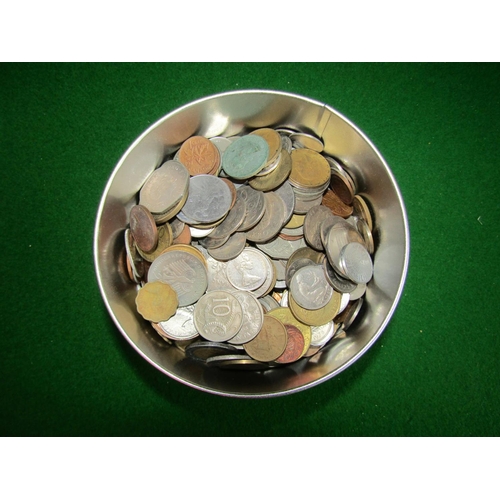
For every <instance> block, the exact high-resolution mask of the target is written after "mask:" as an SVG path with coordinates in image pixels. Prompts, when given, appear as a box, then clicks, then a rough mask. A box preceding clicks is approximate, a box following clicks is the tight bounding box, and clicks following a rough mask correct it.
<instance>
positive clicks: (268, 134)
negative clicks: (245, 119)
mask: <svg viewBox="0 0 500 500" xmlns="http://www.w3.org/2000/svg"><path fill="white" fill-rule="evenodd" d="M250 135H258V136H259V137H262V139H264V140H265V141H266V142H267V145H268V146H269V154H268V156H267V162H266V165H265V167H264V168H266V167H267V166H269V165H271V163H273V162H274V161H275V160H276V158H277V157H278V155H279V154H280V151H281V137H280V135H279V133H278V132H276V130H274V129H272V128H259V129H257V130H254V131H253V132H250Z"/></svg>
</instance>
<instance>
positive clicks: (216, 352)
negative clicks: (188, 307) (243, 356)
mask: <svg viewBox="0 0 500 500" xmlns="http://www.w3.org/2000/svg"><path fill="white" fill-rule="evenodd" d="M193 307H194V306H193ZM238 352H239V351H238V349H236V348H234V347H233V346H231V345H229V344H225V343H222V342H209V341H206V340H200V341H198V342H193V343H192V344H189V345H188V346H187V347H186V356H187V357H188V358H191V359H194V360H195V361H201V362H203V363H204V362H206V361H207V359H208V358H211V357H212V356H221V355H222V356H223V355H226V354H238Z"/></svg>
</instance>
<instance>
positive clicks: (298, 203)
mask: <svg viewBox="0 0 500 500" xmlns="http://www.w3.org/2000/svg"><path fill="white" fill-rule="evenodd" d="M322 201H323V193H321V194H320V195H319V196H317V197H315V198H313V199H312V200H306V201H304V200H303V199H301V198H299V196H297V193H296V192H295V208H294V209H293V212H294V213H296V214H298V215H304V214H307V212H309V210H310V209H311V208H312V207H316V206H317V205H321V202H322Z"/></svg>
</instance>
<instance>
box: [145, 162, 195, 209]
mask: <svg viewBox="0 0 500 500" xmlns="http://www.w3.org/2000/svg"><path fill="white" fill-rule="evenodd" d="M188 185H189V172H188V171H187V169H186V167H185V166H184V165H182V163H179V162H178V161H174V160H169V161H167V162H165V163H164V164H163V165H161V166H160V167H159V168H158V169H156V170H155V171H154V172H153V173H152V174H151V175H150V176H149V177H148V179H147V180H146V182H145V183H144V185H143V186H142V188H141V190H140V193H139V204H140V205H143V206H145V207H146V208H147V209H148V210H149V211H150V212H151V213H153V214H163V213H164V212H166V211H168V210H171V209H172V207H174V206H176V205H178V204H179V202H180V201H181V200H182V199H183V197H184V195H185V193H186V191H187V189H188ZM179 209H180V207H179ZM174 215H175V214H174Z"/></svg>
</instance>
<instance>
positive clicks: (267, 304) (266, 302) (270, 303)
mask: <svg viewBox="0 0 500 500" xmlns="http://www.w3.org/2000/svg"><path fill="white" fill-rule="evenodd" d="M257 300H258V301H259V302H260V304H261V305H262V307H263V308H264V312H269V311H272V310H273V309H278V307H281V306H280V303H279V302H278V301H277V300H276V299H275V298H274V297H272V296H271V295H264V296H262V297H259V298H258V299H257Z"/></svg>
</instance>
